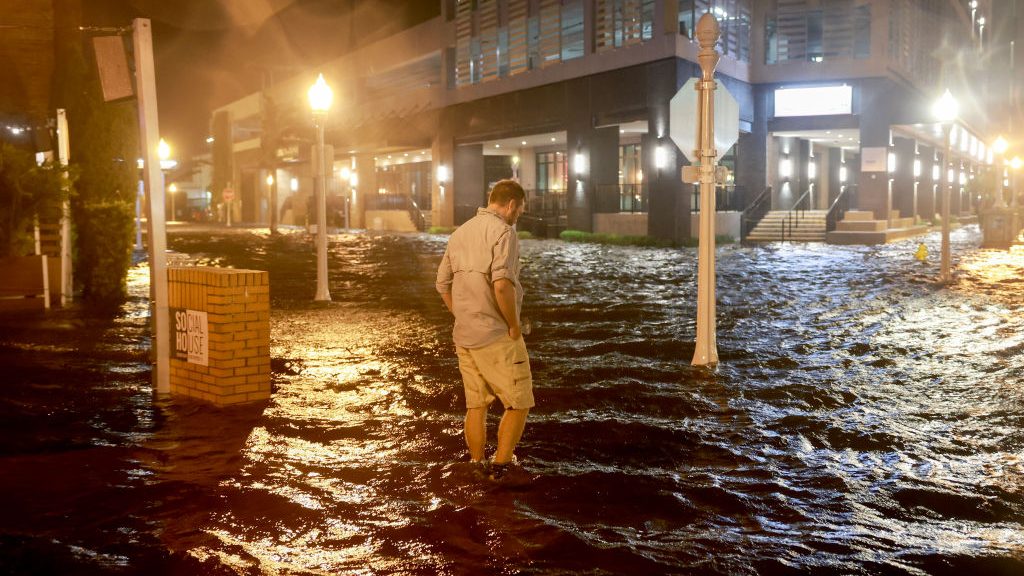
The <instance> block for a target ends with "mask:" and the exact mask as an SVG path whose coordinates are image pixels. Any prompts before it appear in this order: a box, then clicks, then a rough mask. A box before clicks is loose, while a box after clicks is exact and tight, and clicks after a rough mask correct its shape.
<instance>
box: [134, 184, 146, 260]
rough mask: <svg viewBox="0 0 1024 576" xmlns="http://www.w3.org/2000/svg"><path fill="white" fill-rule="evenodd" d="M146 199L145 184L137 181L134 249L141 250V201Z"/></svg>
mask: <svg viewBox="0 0 1024 576" xmlns="http://www.w3.org/2000/svg"><path fill="white" fill-rule="evenodd" d="M145 197H146V183H145V182H143V181H142V180H139V190H138V193H136V194H135V249H136V250H142V199H143V198H145Z"/></svg>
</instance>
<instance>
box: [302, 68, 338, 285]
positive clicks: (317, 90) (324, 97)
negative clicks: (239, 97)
mask: <svg viewBox="0 0 1024 576" xmlns="http://www.w3.org/2000/svg"><path fill="white" fill-rule="evenodd" d="M307 94H308V96H309V107H310V108H311V109H312V110H313V124H315V125H316V142H317V147H316V181H317V183H318V186H317V188H316V194H317V196H316V207H317V214H316V220H317V224H316V296H314V297H313V299H314V300H316V301H318V302H330V300H331V293H330V291H329V290H328V289H327V175H326V171H325V166H324V164H325V163H326V162H327V154H326V153H325V150H324V123H325V122H326V120H327V111H328V110H330V108H331V100H333V99H334V92H332V91H331V87H330V86H328V85H327V82H326V81H324V75H323V74H320V75H319V76H318V77H317V79H316V82H315V83H314V84H313V85H312V86H310V87H309V92H308V93H307Z"/></svg>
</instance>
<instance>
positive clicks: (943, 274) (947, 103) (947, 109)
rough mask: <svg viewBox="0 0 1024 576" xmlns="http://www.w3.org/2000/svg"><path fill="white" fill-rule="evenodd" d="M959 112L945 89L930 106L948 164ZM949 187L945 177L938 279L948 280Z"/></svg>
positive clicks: (955, 103)
mask: <svg viewBox="0 0 1024 576" xmlns="http://www.w3.org/2000/svg"><path fill="white" fill-rule="evenodd" d="M959 112H960V105H959V104H958V103H957V101H956V98H954V97H953V95H952V94H951V93H950V92H949V90H946V91H945V92H943V93H942V96H941V97H940V98H939V99H938V100H937V101H936V102H935V105H934V106H933V107H932V114H933V115H934V116H935V119H936V120H938V121H939V122H940V123H941V124H942V125H943V128H944V130H945V133H944V135H945V138H943V140H944V141H945V143H946V154H945V156H944V160H943V161H944V162H945V163H946V164H947V165H949V164H950V163H951V162H950V160H951V158H950V156H951V155H952V146H951V145H950V137H951V133H952V131H953V127H954V126H953V122H955V121H956V117H957V114H959ZM949 189H950V182H949V179H948V178H947V179H946V181H945V182H943V184H942V258H941V266H940V269H939V281H940V282H949V280H950V278H951V276H950V273H949V263H950V254H949V193H950V192H949Z"/></svg>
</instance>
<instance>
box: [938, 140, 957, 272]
mask: <svg viewBox="0 0 1024 576" xmlns="http://www.w3.org/2000/svg"><path fill="white" fill-rule="evenodd" d="M944 128H945V130H943V131H942V133H943V136H944V137H945V138H946V155H945V157H944V158H943V162H942V164H943V168H945V170H943V174H941V175H940V176H941V177H942V245H941V256H940V266H939V282H943V283H945V282H949V281H950V280H951V278H952V277H951V275H950V271H949V268H950V260H952V258H951V254H950V252H951V251H950V247H949V195H950V187H951V186H952V183H950V181H949V171H950V170H951V169H952V166H953V162H952V158H951V154H952V153H953V151H952V150H953V147H952V146H951V145H950V143H949V139H950V133H951V132H952V130H953V122H952V121H949V122H947V123H946V125H945V126H944ZM954 177H955V175H954Z"/></svg>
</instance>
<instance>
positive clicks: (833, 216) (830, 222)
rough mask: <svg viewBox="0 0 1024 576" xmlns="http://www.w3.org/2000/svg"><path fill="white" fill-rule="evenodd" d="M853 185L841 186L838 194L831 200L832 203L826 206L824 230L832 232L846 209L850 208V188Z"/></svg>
mask: <svg viewBox="0 0 1024 576" xmlns="http://www.w3.org/2000/svg"><path fill="white" fill-rule="evenodd" d="M851 188H854V187H853V186H843V187H842V190H840V192H839V195H838V196H836V199H835V200H833V201H832V205H831V206H829V207H828V212H827V213H826V214H825V231H826V232H832V231H833V230H835V229H836V228H837V226H838V224H839V221H840V220H842V218H843V216H845V215H846V211H847V210H849V209H850V196H851V194H850V193H849V192H850V189H851Z"/></svg>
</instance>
